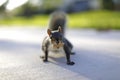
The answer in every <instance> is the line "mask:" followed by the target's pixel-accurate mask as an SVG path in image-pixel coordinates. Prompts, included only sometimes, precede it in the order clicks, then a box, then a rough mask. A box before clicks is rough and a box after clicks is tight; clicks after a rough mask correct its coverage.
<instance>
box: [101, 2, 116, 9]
mask: <svg viewBox="0 0 120 80" xmlns="http://www.w3.org/2000/svg"><path fill="white" fill-rule="evenodd" d="M114 6H115V5H114V2H113V0H103V8H104V9H107V10H114V8H115V7H114Z"/></svg>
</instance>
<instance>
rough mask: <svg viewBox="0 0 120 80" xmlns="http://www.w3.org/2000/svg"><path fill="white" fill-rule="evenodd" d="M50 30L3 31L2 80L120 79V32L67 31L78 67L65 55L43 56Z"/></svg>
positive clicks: (0, 33)
mask: <svg viewBox="0 0 120 80" xmlns="http://www.w3.org/2000/svg"><path fill="white" fill-rule="evenodd" d="M45 35H46V29H40V28H0V80H120V32H119V31H108V32H104V31H103V32H97V31H94V30H67V32H66V36H67V38H68V39H69V40H70V41H71V42H72V43H73V44H74V51H75V52H76V54H75V55H72V56H71V59H72V60H73V61H74V62H75V63H76V64H75V65H74V66H68V65H66V64H65V63H66V59H65V56H64V54H52V53H51V54H50V58H49V61H50V62H48V63H43V62H42V60H41V59H40V58H39V56H40V55H41V54H42V52H41V49H40V48H41V42H42V39H43V37H44V36H45Z"/></svg>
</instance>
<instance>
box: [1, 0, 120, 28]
mask: <svg viewBox="0 0 120 80" xmlns="http://www.w3.org/2000/svg"><path fill="white" fill-rule="evenodd" d="M56 10H62V11H65V12H66V13H67V14H68V24H67V25H68V27H70V28H93V29H97V30H110V29H115V30H120V12H119V11H120V0H0V26H8V27H12V26H23V27H25V26H34V27H46V26H48V22H49V15H50V14H51V13H52V12H53V11H56Z"/></svg>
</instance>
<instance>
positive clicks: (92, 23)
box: [69, 11, 120, 30]
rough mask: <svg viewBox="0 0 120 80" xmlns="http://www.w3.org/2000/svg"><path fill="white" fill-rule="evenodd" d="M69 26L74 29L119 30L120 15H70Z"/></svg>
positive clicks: (94, 13)
mask: <svg viewBox="0 0 120 80" xmlns="http://www.w3.org/2000/svg"><path fill="white" fill-rule="evenodd" d="M69 19H70V22H69V25H70V26H71V27H73V28H74V26H75V27H76V28H79V27H81V28H95V29H99V30H100V29H120V13H119V12H110V11H91V12H83V13H77V14H71V15H70V18H69Z"/></svg>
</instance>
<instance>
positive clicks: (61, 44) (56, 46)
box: [53, 43, 64, 49]
mask: <svg viewBox="0 0 120 80" xmlns="http://www.w3.org/2000/svg"><path fill="white" fill-rule="evenodd" d="M63 45H64V43H59V44H54V45H53V47H54V48H57V49H59V48H60V47H63Z"/></svg>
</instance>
